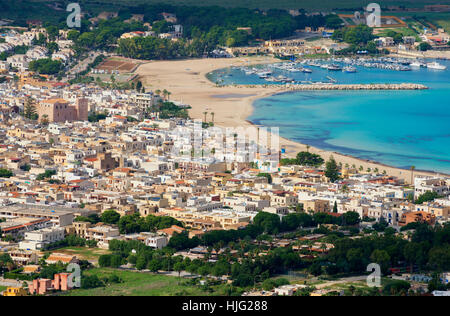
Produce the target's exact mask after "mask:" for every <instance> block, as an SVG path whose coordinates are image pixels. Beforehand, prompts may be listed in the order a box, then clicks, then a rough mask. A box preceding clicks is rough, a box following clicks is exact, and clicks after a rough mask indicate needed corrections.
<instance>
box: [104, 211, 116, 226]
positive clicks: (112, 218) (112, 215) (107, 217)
mask: <svg viewBox="0 0 450 316" xmlns="http://www.w3.org/2000/svg"><path fill="white" fill-rule="evenodd" d="M100 220H101V221H102V222H103V223H106V224H118V223H119V220H120V214H119V213H117V212H116V211H115V210H106V211H104V212H103V213H102V215H101V217H100Z"/></svg>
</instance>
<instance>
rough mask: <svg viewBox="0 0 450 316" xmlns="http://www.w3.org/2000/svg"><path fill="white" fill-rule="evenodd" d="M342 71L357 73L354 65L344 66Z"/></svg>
mask: <svg viewBox="0 0 450 316" xmlns="http://www.w3.org/2000/svg"><path fill="white" fill-rule="evenodd" d="M342 71H343V72H347V73H355V72H356V68H355V67H353V66H346V67H344V68H342Z"/></svg>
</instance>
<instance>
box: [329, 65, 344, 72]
mask: <svg viewBox="0 0 450 316" xmlns="http://www.w3.org/2000/svg"><path fill="white" fill-rule="evenodd" d="M328 70H330V71H341V70H342V68H341V66H339V65H336V64H331V65H329V66H328Z"/></svg>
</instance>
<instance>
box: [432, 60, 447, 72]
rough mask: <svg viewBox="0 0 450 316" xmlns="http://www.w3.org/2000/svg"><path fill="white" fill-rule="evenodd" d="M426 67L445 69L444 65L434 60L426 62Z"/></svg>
mask: <svg viewBox="0 0 450 316" xmlns="http://www.w3.org/2000/svg"><path fill="white" fill-rule="evenodd" d="M427 67H428V68H430V69H436V70H445V69H447V67H446V66H444V65H441V64H440V63H438V62H436V61H435V62H432V63H428V64H427Z"/></svg>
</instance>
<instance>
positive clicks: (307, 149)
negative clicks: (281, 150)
mask: <svg viewBox="0 0 450 316" xmlns="http://www.w3.org/2000/svg"><path fill="white" fill-rule="evenodd" d="M309 148H311V146H309V145H306V152H308V153H309Z"/></svg>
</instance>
